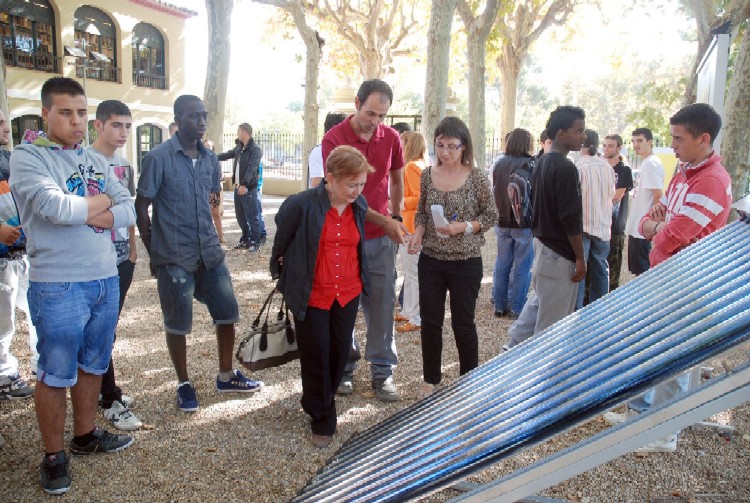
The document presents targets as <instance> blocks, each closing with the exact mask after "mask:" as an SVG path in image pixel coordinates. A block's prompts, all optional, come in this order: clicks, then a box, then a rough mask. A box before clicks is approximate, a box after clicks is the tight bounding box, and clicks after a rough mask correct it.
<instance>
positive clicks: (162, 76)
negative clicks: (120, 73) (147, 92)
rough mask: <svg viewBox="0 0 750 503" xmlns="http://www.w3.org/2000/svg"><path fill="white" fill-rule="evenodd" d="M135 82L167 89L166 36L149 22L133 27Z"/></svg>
mask: <svg viewBox="0 0 750 503" xmlns="http://www.w3.org/2000/svg"><path fill="white" fill-rule="evenodd" d="M133 84H135V85H136V86H140V87H151V88H153V89H166V88H167V77H166V72H165V69H164V37H162V36H161V33H159V30H157V29H156V28H154V27H153V26H151V25H150V24H148V23H138V24H137V25H135V27H134V28H133Z"/></svg>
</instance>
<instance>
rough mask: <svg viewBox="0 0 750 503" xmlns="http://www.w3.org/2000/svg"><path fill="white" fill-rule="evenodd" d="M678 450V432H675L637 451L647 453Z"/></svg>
mask: <svg viewBox="0 0 750 503" xmlns="http://www.w3.org/2000/svg"><path fill="white" fill-rule="evenodd" d="M676 450H677V434H675V433H673V434H671V435H669V436H668V437H665V438H662V439H661V440H657V441H656V442H651V443H650V444H646V445H644V446H643V447H641V448H640V449H637V450H636V451H635V452H637V453H639V454H647V453H650V452H675V451H676Z"/></svg>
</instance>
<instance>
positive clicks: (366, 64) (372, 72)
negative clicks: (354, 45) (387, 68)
mask: <svg viewBox="0 0 750 503" xmlns="http://www.w3.org/2000/svg"><path fill="white" fill-rule="evenodd" d="M382 63H383V61H382V58H381V57H380V56H379V55H378V53H377V52H375V51H371V50H365V51H364V52H363V53H360V54H359V68H360V72H361V73H362V78H363V79H364V80H370V79H382V78H383V77H384V70H383V64H382Z"/></svg>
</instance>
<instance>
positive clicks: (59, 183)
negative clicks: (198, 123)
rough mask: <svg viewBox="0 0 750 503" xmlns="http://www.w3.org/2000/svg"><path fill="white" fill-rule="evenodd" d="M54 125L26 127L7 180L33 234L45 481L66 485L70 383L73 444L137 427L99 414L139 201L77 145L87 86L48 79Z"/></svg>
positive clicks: (32, 289) (90, 444) (100, 446)
mask: <svg viewBox="0 0 750 503" xmlns="http://www.w3.org/2000/svg"><path fill="white" fill-rule="evenodd" d="M42 117H43V118H44V120H45V122H46V123H47V129H48V132H47V134H46V135H45V134H44V133H42V132H33V131H27V132H26V133H25V134H24V139H23V144H22V145H19V146H18V147H16V149H15V151H14V153H13V157H12V158H11V176H10V187H11V191H12V192H13V196H14V197H15V200H16V203H17V204H18V210H19V214H20V216H21V222H23V226H24V231H25V232H26V236H27V243H26V247H27V249H28V252H29V253H28V256H29V262H30V263H31V271H30V274H29V294H28V299H29V307H30V311H31V312H32V313H33V318H32V321H33V323H34V326H35V327H36V329H37V336H38V343H37V348H38V350H39V362H38V364H37V385H36V393H35V401H36V415H37V419H38V422H39V430H40V431H41V436H42V442H43V443H44V451H45V454H44V460H43V461H42V465H41V485H42V487H43V488H44V490H45V491H46V492H47V493H49V494H62V493H65V492H67V491H68V489H70V485H71V478H70V472H69V470H68V459H67V457H66V454H65V450H64V447H63V436H64V433H65V409H66V388H70V396H71V401H72V402H73V432H74V437H73V439H72V440H71V442H70V451H71V452H72V453H73V454H93V453H99V452H115V451H120V450H122V449H125V448H127V447H129V446H130V445H131V444H132V443H133V437H130V436H126V435H113V434H111V433H109V432H107V431H105V430H102V429H101V428H99V427H97V426H96V424H95V422H94V419H95V417H96V409H97V403H98V396H99V388H100V386H101V376H102V374H104V372H105V371H106V370H107V367H108V365H109V360H110V356H111V352H112V342H113V338H114V334H115V326H116V324H117V308H118V301H119V282H118V278H117V265H116V256H115V249H114V246H112V239H111V231H110V229H113V228H120V227H127V226H129V225H132V224H134V223H135V209H134V207H133V202H132V201H131V199H130V194H129V193H128V191H127V189H125V188H124V187H123V186H122V185H121V184H120V182H119V181H118V179H117V177H116V176H115V174H114V172H113V171H112V168H111V167H110V166H109V165H108V164H107V163H106V161H105V160H104V158H102V157H101V156H98V155H91V154H89V153H88V152H87V151H86V149H84V148H82V147H81V141H82V140H83V135H84V131H85V128H86V126H87V119H88V115H87V106H86V96H85V94H84V91H83V88H81V85H80V84H78V82H76V81H75V80H72V79H68V78H63V77H54V78H51V79H49V80H48V81H47V82H45V83H44V85H43V86H42Z"/></svg>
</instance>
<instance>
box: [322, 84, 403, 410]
mask: <svg viewBox="0 0 750 503" xmlns="http://www.w3.org/2000/svg"><path fill="white" fill-rule="evenodd" d="M391 103H393V91H392V90H391V87H390V86H389V85H388V84H386V83H385V82H383V81H382V80H379V79H372V80H367V81H365V82H364V83H362V85H361V86H360V87H359V90H358V91H357V96H356V98H355V99H354V104H355V106H356V110H357V111H356V112H355V113H354V114H353V115H350V116H349V117H348V118H347V119H346V120H345V121H343V122H342V123H340V124H339V125H337V126H335V127H333V128H332V129H331V130H330V131H328V132H327V133H326V134H325V136H324V137H323V143H322V150H323V162H324V164H325V161H326V160H327V159H328V155H329V154H330V153H331V152H332V151H333V149H334V148H336V147H338V146H339V145H350V146H352V147H354V148H356V149H358V150H359V151H360V152H362V153H363V154H364V155H365V157H367V161H368V162H369V163H370V165H372V166H373V167H374V168H375V173H370V174H369V175H368V177H367V184H366V185H365V188H364V190H363V191H362V195H364V196H365V199H367V205H368V206H369V208H368V210H367V217H366V223H365V237H366V242H365V258H366V260H367V264H368V270H369V273H370V284H369V287H368V288H367V290H366V291H365V292H363V293H362V295H361V296H360V303H361V305H362V310H363V311H364V314H365V323H366V324H367V345H366V347H365V359H366V360H367V361H369V362H370V370H371V375H372V388H373V389H374V390H375V395H376V396H377V398H378V399H380V400H383V401H395V400H398V391H397V390H396V385H395V384H394V382H393V367H395V366H396V364H397V363H398V357H397V354H396V342H395V341H394V339H393V328H394V327H393V307H394V303H395V300H396V252H397V251H398V245H399V244H402V243H403V242H404V234H408V232H407V230H406V228H405V227H404V226H403V224H401V204H402V202H403V199H404V180H403V175H402V170H403V167H404V158H403V152H402V148H401V139H400V138H399V135H398V132H397V131H396V130H394V129H392V128H390V127H389V126H386V125H385V124H383V120H384V119H385V115H386V114H387V113H388V109H389V108H390V107H391ZM389 189H390V212H389V207H388V206H389V205H388V203H389V198H388V194H389ZM353 340H354V345H353V348H352V349H353V350H352V354H351V355H350V360H349V362H348V363H347V365H346V370H345V373H344V377H343V379H342V380H341V385H340V386H339V389H338V394H340V395H349V394H351V393H352V392H353V390H354V379H353V374H354V370H355V369H356V368H357V360H358V359H359V348H358V347H357V339H356V338H353Z"/></svg>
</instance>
